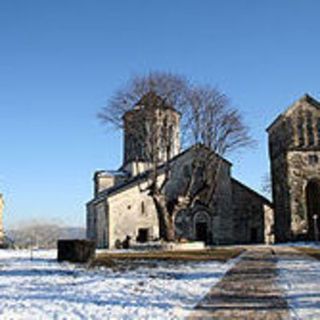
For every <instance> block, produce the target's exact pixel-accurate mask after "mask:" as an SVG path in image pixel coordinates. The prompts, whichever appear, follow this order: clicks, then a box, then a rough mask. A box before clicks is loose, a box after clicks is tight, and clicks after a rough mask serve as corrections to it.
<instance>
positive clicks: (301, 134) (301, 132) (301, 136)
mask: <svg viewBox="0 0 320 320" xmlns="http://www.w3.org/2000/svg"><path fill="white" fill-rule="evenodd" d="M297 129H298V137H299V146H300V147H302V146H303V145H304V127H303V117H302V115H300V116H299V118H298V128H297Z"/></svg>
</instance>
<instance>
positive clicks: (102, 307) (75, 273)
mask: <svg viewBox="0 0 320 320" xmlns="http://www.w3.org/2000/svg"><path fill="white" fill-rule="evenodd" d="M55 258H56V251H55V250H52V251H36V252H35V253H34V259H33V260H32V261H31V260H30V251H13V250H0V319H1V320H4V319H14V320H17V319H32V320H37V319H181V318H183V317H184V316H186V315H187V314H188V313H189V311H190V310H191V308H192V307H193V306H194V305H195V304H196V303H197V302H198V301H199V300H200V299H201V298H202V297H203V296H204V295H205V294H206V293H207V291H208V290H209V289H210V287H211V286H212V285H214V284H215V283H216V282H217V281H218V280H219V279H220V278H221V277H222V276H223V275H224V274H225V272H226V271H227V270H228V269H229V268H230V267H231V266H232V265H233V264H234V261H232V260H231V261H229V262H228V263H219V262H200V263H199V262H190V263H183V264H173V263H169V262H156V263H153V265H152V266H150V263H149V265H148V264H147V263H141V265H140V266H139V267H138V268H134V269H132V270H125V271H112V270H110V269H104V268H100V269H93V270H87V269H85V268H84V267H81V266H79V265H78V266H76V265H73V264H69V263H62V264H59V263H57V262H56V260H55ZM319 279H320V278H319ZM319 288H320V286H319Z"/></svg>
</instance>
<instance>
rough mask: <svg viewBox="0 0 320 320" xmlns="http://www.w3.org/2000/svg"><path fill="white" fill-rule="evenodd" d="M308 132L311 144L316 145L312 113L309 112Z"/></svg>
mask: <svg viewBox="0 0 320 320" xmlns="http://www.w3.org/2000/svg"><path fill="white" fill-rule="evenodd" d="M307 134H308V143H309V146H313V145H314V135H313V125H312V113H311V112H308V114H307Z"/></svg>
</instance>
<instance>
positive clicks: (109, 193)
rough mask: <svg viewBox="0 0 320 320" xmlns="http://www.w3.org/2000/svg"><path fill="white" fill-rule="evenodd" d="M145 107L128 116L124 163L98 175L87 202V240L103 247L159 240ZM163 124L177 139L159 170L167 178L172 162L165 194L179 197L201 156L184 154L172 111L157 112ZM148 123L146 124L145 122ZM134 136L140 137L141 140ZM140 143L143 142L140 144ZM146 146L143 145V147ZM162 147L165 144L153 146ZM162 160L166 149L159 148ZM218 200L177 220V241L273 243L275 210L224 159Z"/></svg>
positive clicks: (196, 207) (197, 205)
mask: <svg viewBox="0 0 320 320" xmlns="http://www.w3.org/2000/svg"><path fill="white" fill-rule="evenodd" d="M146 108H147V106H146V104H145V103H144V100H143V99H141V101H139V103H138V104H137V105H136V106H135V107H134V108H133V109H132V110H131V111H128V112H127V113H126V114H125V115H124V117H123V121H124V156H123V158H124V162H123V165H122V166H121V167H120V169H119V170H116V171H105V170H101V171H97V172H96V173H95V174H94V178H93V183H94V195H93V199H91V200H90V201H89V202H88V203H87V237H88V238H89V239H93V240H95V241H96V243H97V247H99V248H111V249H112V248H115V247H117V246H118V245H119V244H120V243H122V242H123V241H124V240H126V239H127V238H128V237H130V239H131V243H143V242H147V241H153V240H158V239H159V237H160V234H159V221H158V215H157V210H156V206H155V204H154V201H153V199H152V197H151V196H150V195H149V193H148V192H147V186H148V183H149V175H150V167H151V164H150V163H148V159H147V158H146V157H145V155H144V143H143V140H144V139H146V137H145V136H143V135H141V132H143V133H144V134H145V132H146V131H145V130H137V131H132V128H136V127H139V126H141V125H144V123H145V122H146V121H147V120H146V117H145V112H146ZM153 110H154V112H155V114H154V115H153V116H155V117H156V119H157V121H158V120H159V123H163V121H164V120H163V117H164V116H165V119H166V120H165V121H169V124H170V126H169V127H170V130H171V131H170V135H171V136H173V137H174V139H173V141H172V146H171V153H170V156H169V159H167V158H163V159H162V160H163V162H162V164H161V165H160V166H159V168H158V171H159V173H160V179H161V175H162V174H164V168H165V163H167V161H169V162H170V166H171V168H172V173H171V177H170V180H169V181H168V182H167V183H166V192H168V193H169V194H173V195H174V194H179V191H180V190H182V189H183V188H184V186H185V183H186V179H187V172H188V170H189V169H190V166H191V165H192V161H193V159H194V158H195V156H196V152H198V149H197V148H198V147H197V146H192V147H190V148H189V149H186V150H184V151H182V152H181V151H180V137H179V132H180V128H179V121H180V115H179V113H178V112H176V111H175V110H174V109H173V108H172V107H168V106H167V107H165V108H162V107H161V108H158V107H154V108H153ZM142 119H143V121H142ZM133 132H140V134H139V137H137V136H136V134H134V133H133ZM137 142H138V143H137ZM140 142H141V143H140ZM154 143H155V144H159V146H160V145H161V141H154ZM159 152H160V158H161V147H159ZM219 163H220V169H219V173H218V177H217V187H216V190H215V193H214V199H212V201H211V202H210V203H209V204H208V205H203V203H201V201H199V202H197V203H195V204H194V205H192V206H191V207H189V208H188V209H185V210H181V212H179V213H178V214H177V215H176V217H175V221H174V223H175V234H176V238H177V239H186V240H190V241H204V242H205V243H207V244H211V245H217V244H240V243H264V242H272V241H273V207H272V204H271V203H270V201H268V200H267V199H266V198H264V197H263V196H261V195H260V194H258V193H257V192H255V191H253V190H251V189H250V188H248V187H247V186H245V185H244V184H243V183H241V182H239V181H237V180H236V179H234V178H233V177H232V174H231V169H232V164H231V163H230V162H229V161H227V160H226V159H223V158H221V161H220V162H219Z"/></svg>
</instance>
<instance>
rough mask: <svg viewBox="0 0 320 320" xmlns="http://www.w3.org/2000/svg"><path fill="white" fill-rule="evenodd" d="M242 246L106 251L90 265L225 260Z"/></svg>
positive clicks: (240, 251) (239, 250) (107, 265)
mask: <svg viewBox="0 0 320 320" xmlns="http://www.w3.org/2000/svg"><path fill="white" fill-rule="evenodd" d="M243 251H244V249H242V248H214V249H206V250H192V251H191V250H190V251H145V252H144V251H139V252H114V253H113V252H108V253H101V254H98V255H97V256H96V258H95V260H94V261H92V263H91V266H106V267H114V266H115V265H116V264H117V262H121V261H122V262H124V261H127V262H130V261H137V260H149V261H152V260H160V261H172V262H184V261H210V260H214V261H221V262H226V261H228V260H229V259H231V258H235V257H237V256H238V255H239V254H240V253H242V252H243Z"/></svg>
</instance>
